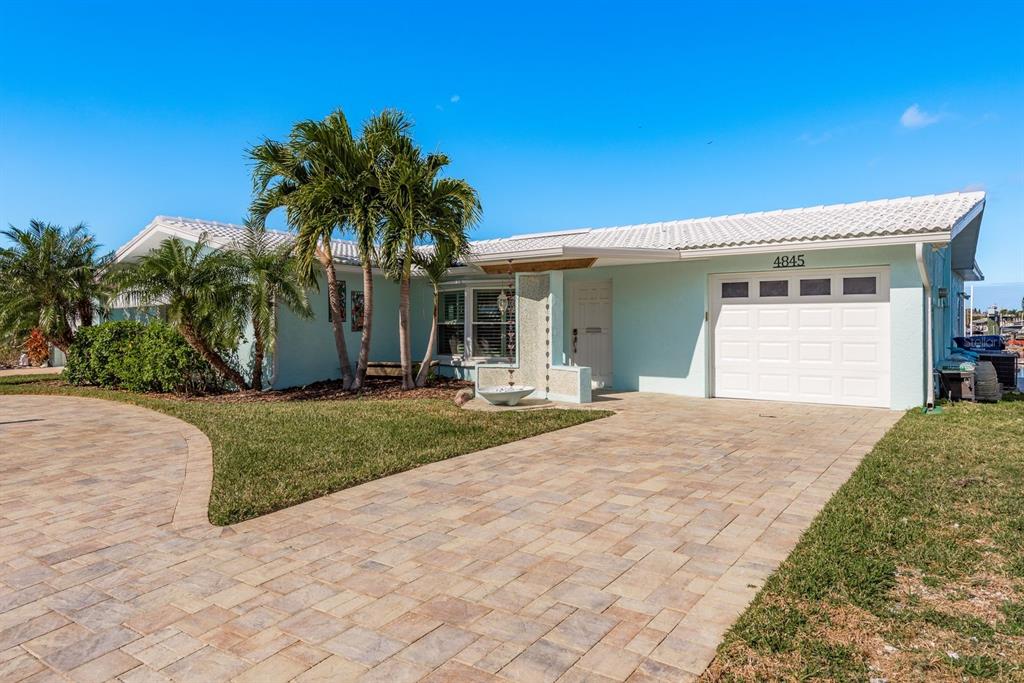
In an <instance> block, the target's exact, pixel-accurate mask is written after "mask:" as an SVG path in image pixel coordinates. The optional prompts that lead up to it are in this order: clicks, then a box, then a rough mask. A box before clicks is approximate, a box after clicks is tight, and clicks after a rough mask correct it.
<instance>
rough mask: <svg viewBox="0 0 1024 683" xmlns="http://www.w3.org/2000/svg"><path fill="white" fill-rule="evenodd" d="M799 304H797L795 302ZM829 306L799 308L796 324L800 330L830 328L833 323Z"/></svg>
mask: <svg viewBox="0 0 1024 683" xmlns="http://www.w3.org/2000/svg"><path fill="white" fill-rule="evenodd" d="M796 305H797V306H800V305H799V304H796ZM832 314H833V311H832V309H831V308H804V307H800V308H799V313H798V316H799V317H798V321H797V326H798V328H799V329H801V330H813V329H819V330H831V329H832V325H833V320H832Z"/></svg>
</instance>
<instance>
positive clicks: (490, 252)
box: [472, 192, 985, 260]
mask: <svg viewBox="0 0 1024 683" xmlns="http://www.w3.org/2000/svg"><path fill="white" fill-rule="evenodd" d="M984 201H985V193H984V192H953V193H949V194H940V195H927V196H921V197H903V198H901V199H882V200H879V201H870V202H858V203H855V204H833V205H830V206H815V207H810V208H804V209H785V210H780V211H759V212H757V213H745V214H735V215H731V216H718V217H715V218H691V219H687V220H677V221H666V222H663V223H647V224H642V225H624V226H618V227H610V228H584V229H580V230H566V231H562V232H551V233H537V234H532V235H529V234H528V235H518V236H514V237H505V238H500V239H492V240H483V241H479V242H474V243H473V257H472V260H499V259H503V258H508V255H512V254H525V253H529V252H544V251H548V250H559V249H561V250H568V249H573V250H590V249H593V250H602V249H608V250H635V249H648V250H659V249H662V250H676V251H689V250H698V249H713V248H724V247H738V246H749V245H769V244H775V243H780V244H781V243H799V242H813V241H825V240H836V239H843V240H848V239H855V238H870V237H885V236H898V235H918V234H931V233H940V232H951V231H953V229H954V227H955V226H956V225H957V223H958V222H959V221H961V220H962V219H963V218H965V217H967V216H968V215H970V214H971V213H972V212H973V211H974V210H975V209H978V210H980V207H982V206H983V205H984Z"/></svg>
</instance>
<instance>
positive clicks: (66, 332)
mask: <svg viewBox="0 0 1024 683" xmlns="http://www.w3.org/2000/svg"><path fill="white" fill-rule="evenodd" d="M0 235H2V236H3V237H5V238H7V239H8V240H9V241H10V242H11V246H9V247H6V248H3V249H0V337H3V338H7V339H25V338H26V337H27V336H28V335H29V334H30V333H31V332H32V330H39V331H40V333H41V334H42V335H43V336H44V337H45V339H46V341H48V342H50V343H51V344H53V345H54V346H56V347H57V348H59V349H60V350H61V351H64V352H67V350H68V347H69V346H71V343H72V342H73V341H74V339H75V331H76V330H77V329H78V328H79V327H86V326H88V325H92V324H93V318H94V317H95V312H96V309H97V308H99V307H101V306H102V305H103V302H104V301H105V299H106V296H107V288H106V287H105V285H104V282H103V279H102V277H101V276H102V274H103V272H104V270H105V268H106V266H107V264H108V263H109V261H110V256H109V255H105V256H104V255H101V254H100V253H99V249H100V246H99V244H98V243H97V242H96V240H95V238H94V237H93V236H92V235H91V234H90V233H89V231H88V229H87V228H86V227H85V224H84V223H83V224H79V225H77V226H75V227H73V228H67V229H65V228H62V227H60V226H59V225H52V224H50V223H44V222H42V221H37V220H33V221H30V222H29V227H28V228H27V229H24V230H22V229H20V228H16V227H14V226H13V225H12V226H11V227H9V228H8V229H7V230H4V231H2V232H0Z"/></svg>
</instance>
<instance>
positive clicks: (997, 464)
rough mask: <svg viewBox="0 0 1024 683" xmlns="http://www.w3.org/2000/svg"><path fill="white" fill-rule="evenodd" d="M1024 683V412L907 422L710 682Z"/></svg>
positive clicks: (772, 582)
mask: <svg viewBox="0 0 1024 683" xmlns="http://www.w3.org/2000/svg"><path fill="white" fill-rule="evenodd" d="M869 679H877V680H882V679H885V680H889V681H925V680H927V681H961V680H965V679H966V680H1007V681H1009V680H1015V681H1020V680H1024V400H1022V399H1021V398H1020V397H1015V396H1011V397H1010V399H1009V400H1004V401H1003V402H1001V403H998V404H993V405H982V404H978V405H973V404H957V405H953V406H946V407H945V411H944V413H943V414H941V415H924V414H922V413H921V412H920V411H912V412H909V413H907V415H905V416H904V417H903V418H902V419H901V420H900V422H898V423H897V424H896V425H895V426H894V427H893V428H892V429H891V430H890V431H889V433H888V434H887V435H886V436H885V437H884V438H883V439H882V440H881V441H879V442H878V444H876V446H875V448H874V449H873V450H872V452H871V453H869V454H868V455H867V456H866V457H865V459H864V461H863V462H862V463H861V465H860V466H859V468H858V469H857V470H856V471H855V472H854V473H853V475H852V476H851V477H850V479H849V481H847V483H846V484H845V485H844V486H843V487H842V488H841V489H840V490H839V491H838V492H837V493H836V494H835V495H834V496H833V497H832V499H831V500H830V501H829V502H828V504H827V505H826V506H825V508H824V509H823V510H822V512H821V513H820V514H819V515H818V517H817V518H816V519H815V521H814V522H813V523H812V525H811V526H810V528H809V529H808V530H807V532H806V533H805V534H804V536H803V537H802V538H801V540H800V542H799V544H798V545H797V546H796V548H795V549H794V550H793V552H792V553H791V554H790V556H789V557H788V558H787V559H786V560H785V562H783V564H782V565H781V566H780V567H779V569H778V570H777V571H776V572H775V574H773V575H772V576H771V577H770V578H769V580H768V581H767V582H766V583H765V586H764V588H763V589H762V590H761V591H760V593H759V594H758V595H757V597H756V598H755V599H754V601H753V603H752V604H751V605H750V606H749V607H748V609H747V610H746V612H745V613H744V614H743V615H742V616H741V617H740V618H739V620H738V621H737V622H736V624H735V625H734V626H733V628H732V629H731V630H730V631H729V632H728V634H727V635H726V637H725V639H724V641H723V643H722V644H721V646H720V647H719V650H718V654H717V657H716V659H715V661H714V662H713V663H712V665H711V667H710V668H709V669H708V671H706V672H705V674H704V680H705V681H776V680H837V681H846V680H861V681H867V680H869Z"/></svg>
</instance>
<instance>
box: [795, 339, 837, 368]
mask: <svg viewBox="0 0 1024 683" xmlns="http://www.w3.org/2000/svg"><path fill="white" fill-rule="evenodd" d="M797 348H798V349H799V355H798V356H797V361H798V362H801V363H831V362H832V342H830V341H821V342H811V341H800V342H797Z"/></svg>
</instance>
